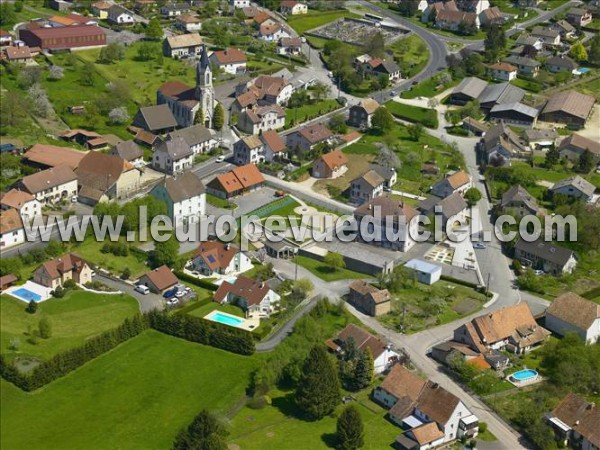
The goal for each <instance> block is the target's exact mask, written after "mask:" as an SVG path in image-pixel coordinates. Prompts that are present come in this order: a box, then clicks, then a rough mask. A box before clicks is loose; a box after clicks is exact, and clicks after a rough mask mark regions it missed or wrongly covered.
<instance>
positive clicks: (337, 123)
mask: <svg viewBox="0 0 600 450" xmlns="http://www.w3.org/2000/svg"><path fill="white" fill-rule="evenodd" d="M329 128H330V129H331V130H332V131H334V132H336V133H339V134H346V133H347V132H348V125H347V124H346V116H344V114H341V113H340V114H336V115H335V116H333V117H332V118H331V119H329Z"/></svg>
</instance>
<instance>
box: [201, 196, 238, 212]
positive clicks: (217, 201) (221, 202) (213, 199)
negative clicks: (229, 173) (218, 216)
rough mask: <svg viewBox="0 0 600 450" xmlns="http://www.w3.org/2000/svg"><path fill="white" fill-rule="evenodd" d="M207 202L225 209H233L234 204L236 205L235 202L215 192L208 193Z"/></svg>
mask: <svg viewBox="0 0 600 450" xmlns="http://www.w3.org/2000/svg"><path fill="white" fill-rule="evenodd" d="M206 203H208V204H209V205H212V206H214V207H216V208H223V209H232V206H233V205H235V203H233V202H231V203H230V202H229V201H228V200H227V199H226V198H221V197H217V196H216V195H213V194H206Z"/></svg>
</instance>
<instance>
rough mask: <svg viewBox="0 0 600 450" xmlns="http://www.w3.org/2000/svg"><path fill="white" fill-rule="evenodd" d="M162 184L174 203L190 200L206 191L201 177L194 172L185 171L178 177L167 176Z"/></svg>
mask: <svg viewBox="0 0 600 450" xmlns="http://www.w3.org/2000/svg"><path fill="white" fill-rule="evenodd" d="M160 185H162V186H163V187H164V188H165V190H166V191H167V193H168V194H169V197H170V198H171V200H173V202H174V203H178V202H181V201H183V200H188V199H190V198H192V197H196V196H198V195H201V194H203V193H204V192H205V190H204V185H203V184H202V181H200V178H198V176H197V175H196V174H194V173H193V172H184V173H183V174H182V175H179V176H177V177H176V178H165V179H164V180H163V181H162V182H161V183H160Z"/></svg>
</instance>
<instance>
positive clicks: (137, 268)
mask: <svg viewBox="0 0 600 450" xmlns="http://www.w3.org/2000/svg"><path fill="white" fill-rule="evenodd" d="M103 245H104V242H97V241H96V240H94V239H89V238H88V239H86V240H85V241H84V242H82V243H81V244H76V245H74V246H73V247H72V248H71V251H73V252H75V253H77V254H78V255H79V256H81V257H82V258H84V259H86V260H88V261H90V262H91V263H92V264H97V265H99V266H100V267H102V268H103V269H107V270H109V271H111V272H113V273H116V274H118V275H120V274H121V273H122V272H123V270H125V268H129V270H130V271H131V278H137V277H138V276H140V275H142V274H143V273H144V272H146V271H148V266H146V262H147V260H148V258H147V257H146V256H144V255H142V254H138V253H133V252H129V255H127V256H115V255H113V254H112V253H102V252H101V251H100V250H101V249H102V246H103Z"/></svg>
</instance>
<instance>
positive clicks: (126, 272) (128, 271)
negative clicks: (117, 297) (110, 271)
mask: <svg viewBox="0 0 600 450" xmlns="http://www.w3.org/2000/svg"><path fill="white" fill-rule="evenodd" d="M130 277H131V269H130V268H129V267H125V269H123V273H121V280H129V278H130Z"/></svg>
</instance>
